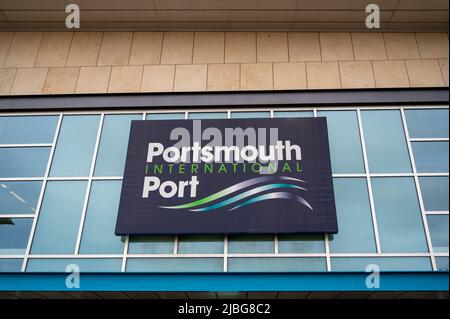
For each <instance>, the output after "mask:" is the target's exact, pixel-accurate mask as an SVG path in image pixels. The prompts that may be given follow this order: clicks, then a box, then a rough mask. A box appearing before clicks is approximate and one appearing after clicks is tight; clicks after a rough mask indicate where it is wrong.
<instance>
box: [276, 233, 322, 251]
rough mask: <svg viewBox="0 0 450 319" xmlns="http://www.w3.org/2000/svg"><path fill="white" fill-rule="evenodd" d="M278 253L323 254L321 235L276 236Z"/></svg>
mask: <svg viewBox="0 0 450 319" xmlns="http://www.w3.org/2000/svg"><path fill="white" fill-rule="evenodd" d="M278 251H279V252H280V253H323V252H325V244H324V238H323V235H283V234H280V235H278Z"/></svg>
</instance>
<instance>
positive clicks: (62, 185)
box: [31, 181, 87, 254]
mask: <svg viewBox="0 0 450 319" xmlns="http://www.w3.org/2000/svg"><path fill="white" fill-rule="evenodd" d="M86 186H87V182H85V181H49V182H47V186H46V189H45V193H44V200H43V202H42V207H41V211H40V213H39V219H38V223H37V226H36V231H35V235H34V240H33V246H32V249H31V252H32V253H33V254H73V252H74V250H75V245H76V240H77V236H78V228H79V225H80V219H81V212H82V209H83V202H84V196H85V193H86Z"/></svg>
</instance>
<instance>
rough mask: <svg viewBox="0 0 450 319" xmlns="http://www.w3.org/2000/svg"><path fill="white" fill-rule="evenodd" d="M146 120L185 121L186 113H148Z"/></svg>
mask: <svg viewBox="0 0 450 319" xmlns="http://www.w3.org/2000/svg"><path fill="white" fill-rule="evenodd" d="M145 119H146V120H184V113H148V114H147V116H146V118H145Z"/></svg>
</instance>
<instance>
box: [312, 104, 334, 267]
mask: <svg viewBox="0 0 450 319" xmlns="http://www.w3.org/2000/svg"><path fill="white" fill-rule="evenodd" d="M313 117H317V109H316V108H314V109H313ZM323 240H324V243H325V256H326V259H327V271H331V256H330V238H329V237H328V234H324V235H323Z"/></svg>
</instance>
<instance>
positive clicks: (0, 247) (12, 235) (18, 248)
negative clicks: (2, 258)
mask: <svg viewBox="0 0 450 319" xmlns="http://www.w3.org/2000/svg"><path fill="white" fill-rule="evenodd" d="M32 224H33V219H32V218H1V217H0V254H2V255H17V254H23V253H25V250H26V248H27V244H28V238H29V237H30V230H31V225H32Z"/></svg>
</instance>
